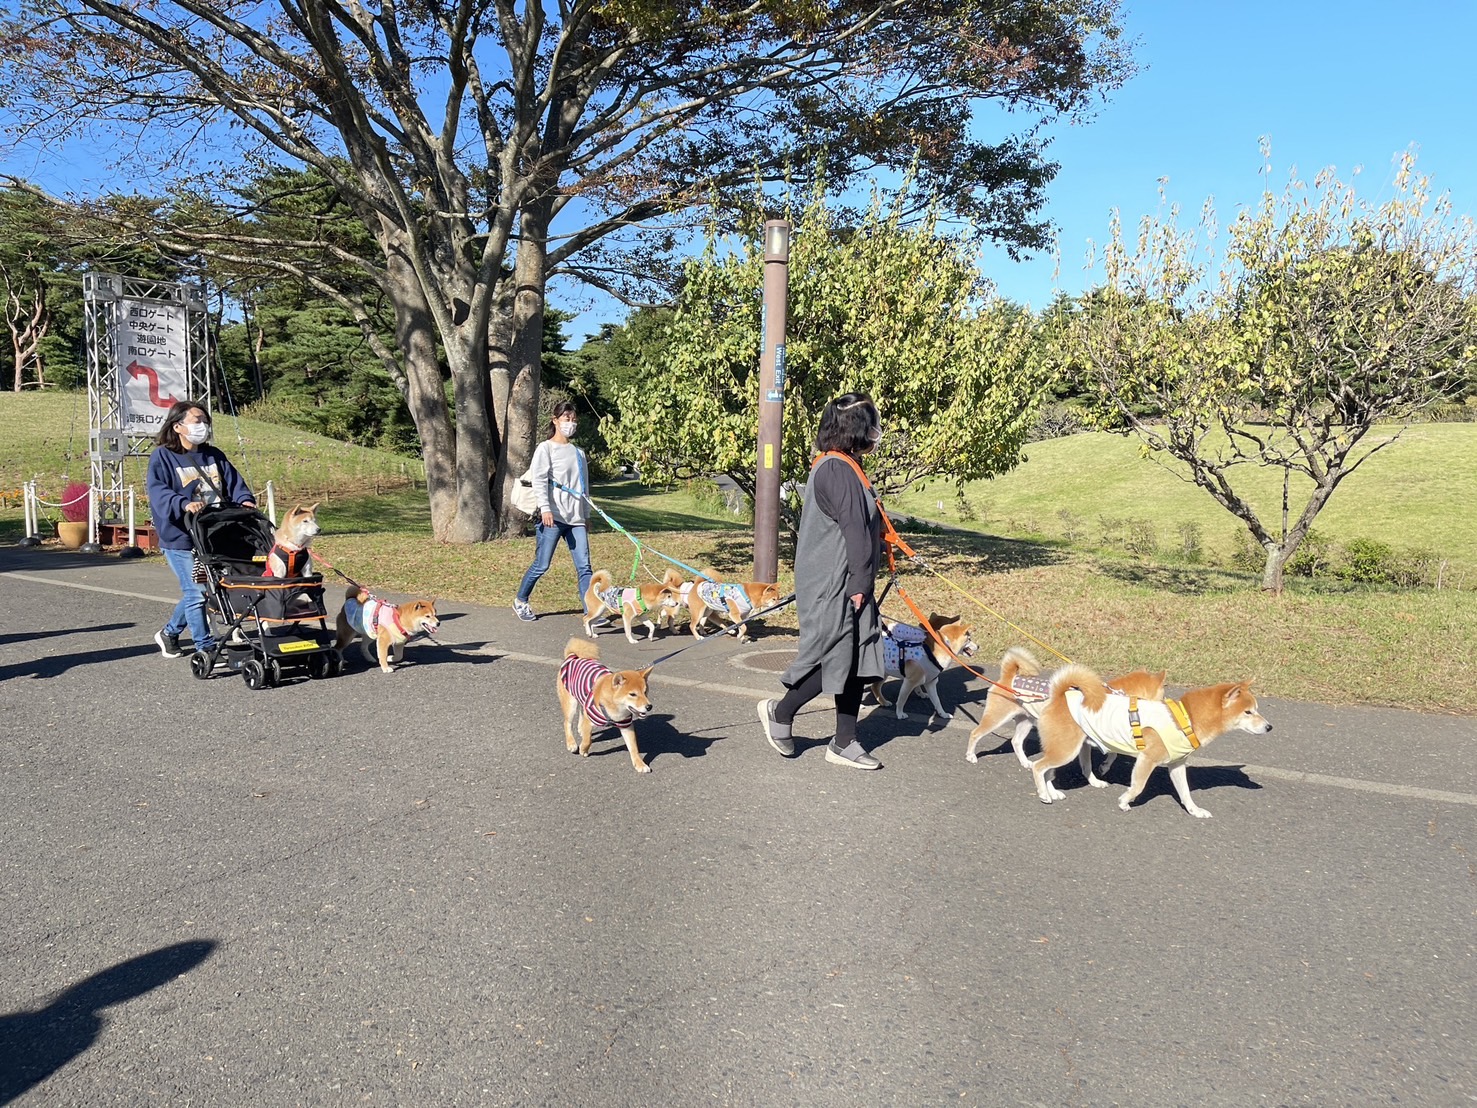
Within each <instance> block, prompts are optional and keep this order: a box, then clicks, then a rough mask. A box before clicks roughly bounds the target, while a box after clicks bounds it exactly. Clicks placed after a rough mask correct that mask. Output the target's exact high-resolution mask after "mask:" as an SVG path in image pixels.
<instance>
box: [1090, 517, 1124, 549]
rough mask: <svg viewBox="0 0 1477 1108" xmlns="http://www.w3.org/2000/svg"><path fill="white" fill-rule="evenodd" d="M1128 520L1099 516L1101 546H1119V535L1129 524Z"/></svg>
mask: <svg viewBox="0 0 1477 1108" xmlns="http://www.w3.org/2000/svg"><path fill="white" fill-rule="evenodd" d="M1127 523H1128V521H1127V520H1126V519H1118V518H1117V517H1116V516H1098V517H1097V525H1098V534H1099V535H1100V536H1101V545H1103V546H1117V545H1118V539H1119V533H1120V532H1121V531H1122V530H1123V528H1124V525H1125V524H1127Z"/></svg>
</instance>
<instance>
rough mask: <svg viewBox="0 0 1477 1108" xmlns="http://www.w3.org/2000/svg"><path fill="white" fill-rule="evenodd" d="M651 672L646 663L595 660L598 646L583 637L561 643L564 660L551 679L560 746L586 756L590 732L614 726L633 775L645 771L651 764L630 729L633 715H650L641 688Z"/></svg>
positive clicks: (598, 657) (648, 771)
mask: <svg viewBox="0 0 1477 1108" xmlns="http://www.w3.org/2000/svg"><path fill="white" fill-rule="evenodd" d="M650 675H651V667H650V666H647V667H646V668H645V669H626V670H620V671H614V670H611V669H610V668H609V667H607V666H606V665H604V664H603V663H602V662H601V661H600V648H599V647H598V646H596V645H595V644H594V643H592V642H588V641H586V640H585V639H581V638H573V639H570V640H569V642H568V643H566V644H565V646H564V664H563V665H561V666H560V667H559V677H558V679H557V680H556V681H555V686H556V687H557V689H558V692H559V710H560V712H561V713H563V715H564V749H566V750H568V751H569V752H570V753H571V754H574V753H578V754H579V755H580V757H582V758H588V757H589V756H590V742H591V741H592V740H593V739H594V737H595V732H596V731H604V730H605V729H606V728H609V727H616V728H619V729H620V733H621V738H623V739H625V740H626V752H627V753H628V754H630V755H631V766H632V767H633V768H634V769H635V770H636V772H637V773H650V772H651V767H650V766H648V765H647V764H646V760H645V759H644V758H642V757H641V751H640V750H639V749H638V748H637V746H636V727H635V723H636V721H637V720H638V719H645V718H646V717H647V716H649V715H651V699H650V697H648V696H647V692H646V685H647V679H648V678H649V677H650ZM576 728H578V730H579V738H578V740H576V738H575V730H576Z"/></svg>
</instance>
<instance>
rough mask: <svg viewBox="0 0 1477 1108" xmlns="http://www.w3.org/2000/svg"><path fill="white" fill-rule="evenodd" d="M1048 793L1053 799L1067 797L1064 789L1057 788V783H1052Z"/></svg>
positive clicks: (1064, 798)
mask: <svg viewBox="0 0 1477 1108" xmlns="http://www.w3.org/2000/svg"><path fill="white" fill-rule="evenodd" d="M1047 793H1048V794H1049V795H1050V796H1051V799H1053V800H1066V799H1067V794H1066V793H1064V792H1062V790H1061V789H1059V788H1057V787H1056V786H1055V785H1052V786H1051V787H1050V788H1049V789H1047Z"/></svg>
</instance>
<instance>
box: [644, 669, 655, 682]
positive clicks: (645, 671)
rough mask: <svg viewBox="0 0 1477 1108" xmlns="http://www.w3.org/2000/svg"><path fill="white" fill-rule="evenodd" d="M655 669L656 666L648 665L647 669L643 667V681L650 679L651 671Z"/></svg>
mask: <svg viewBox="0 0 1477 1108" xmlns="http://www.w3.org/2000/svg"><path fill="white" fill-rule="evenodd" d="M654 669H656V666H647V667H646V668H645V669H643V670H642V671H641V680H643V681H647V680H650V678H651V671H652V670H654Z"/></svg>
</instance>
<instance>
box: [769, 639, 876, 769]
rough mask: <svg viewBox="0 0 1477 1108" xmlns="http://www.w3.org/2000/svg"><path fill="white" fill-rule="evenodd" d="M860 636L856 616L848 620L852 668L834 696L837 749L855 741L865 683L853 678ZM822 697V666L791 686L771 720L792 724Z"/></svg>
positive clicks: (776, 706) (858, 678)
mask: <svg viewBox="0 0 1477 1108" xmlns="http://www.w3.org/2000/svg"><path fill="white" fill-rule="evenodd" d="M860 641H861V635H860V633H859V629H858V628H857V613H856V612H855V611H853V612H852V620H851V667H850V669H849V671H848V673H847V676H846V684H845V686H844V687H843V688H842V690H841V691H840V692H839V693H837V694H836V740H835V741H836V746H837V748H838V749H839V748H841V747H845V746H846V745H848V744H849V743H851V742H852V741H853V740H855V738H856V717H857V715H858V713H860V711H861V707H862V693H863V692H865V691H866V682H864V681H863V680H862V679H861V678H860V677H858V676H857V675H856V664H857V651H858V649H859V644H860ZM820 694H821V667H820V666H816V667H815V668H814V669H813V670H811V671H810V672H809V673H807V674H806V675H805V676H804V677H803V678H801V679H800V680H799V681H797V682H796V683H795V684H793V685H791V686H790V687H789V688H788V689H787V690H786V691H785V695H784V697H783V698H782V699H781V700H780V702H779V703H778V704H776V705H775V706H774V718H775V719H776V720H778V721H779V722H780V723H793V722H794V721H795V716H796V715H797V714H798V713H799V711H800V709H801V708H803V707H805V705H807V704H809V703H810V702H811V701H812V700H814V699H815V698H816V697H817V696H819V695H820Z"/></svg>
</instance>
